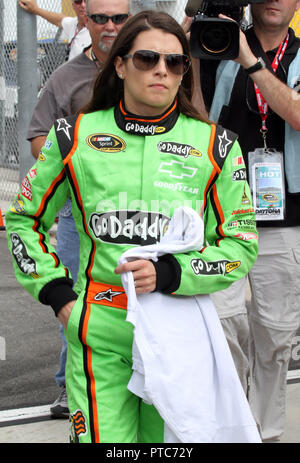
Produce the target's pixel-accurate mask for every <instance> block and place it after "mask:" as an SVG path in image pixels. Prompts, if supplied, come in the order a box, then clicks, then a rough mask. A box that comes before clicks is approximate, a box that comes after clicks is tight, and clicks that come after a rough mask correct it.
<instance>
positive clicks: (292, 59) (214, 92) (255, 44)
mask: <svg viewBox="0 0 300 463" xmlns="http://www.w3.org/2000/svg"><path fill="white" fill-rule="evenodd" d="M196 3H197V5H196ZM203 3H205V4H204V7H207V5H208V6H210V5H211V4H212V5H214V6H218V7H219V11H218V14H217V15H216V17H215V18H214V19H211V18H209V19H210V20H211V21H214V20H217V21H225V22H224V24H223V26H222V27H221V28H219V29H218V27H219V25H218V24H217V25H216V23H214V24H213V26H209V24H208V23H209V21H207V20H205V16H206V15H203V14H201V15H200V16H199V15H196V13H198V11H197V12H195V13H193V14H190V12H188V11H187V10H188V6H191V5H192V6H193V7H195V6H196V7H198V6H199V10H201V4H202V2H200V5H199V2H195V1H192V2H188V5H187V8H186V13H187V14H188V16H193V15H194V14H195V17H194V20H193V23H192V26H191V49H192V54H193V56H194V57H196V58H200V61H201V88H202V92H203V98H204V101H205V104H206V107H207V109H208V110H209V112H210V119H212V120H214V121H219V123H220V124H222V125H223V126H224V127H226V128H228V129H230V130H232V131H234V132H236V133H237V134H238V135H239V143H240V145H241V147H242V152H243V157H244V160H245V164H246V169H247V171H245V169H244V170H243V169H241V168H240V166H239V167H237V175H236V176H235V177H234V178H233V181H238V179H239V178H240V177H241V175H243V173H244V174H246V172H247V175H248V179H249V181H250V186H251V190H252V196H253V205H254V208H255V212H256V218H257V221H258V226H259V228H258V230H259V257H258V259H257V261H256V263H255V265H254V266H253V268H252V270H251V271H250V273H249V282H250V286H251V303H250V304H249V307H248V321H249V329H250V349H249V362H250V389H249V402H250V405H251V408H252V412H253V414H254V416H255V418H256V420H257V422H258V423H259V425H260V430H261V434H262V439H263V441H269V442H270V441H272V442H274V441H277V440H279V438H280V436H281V434H282V433H283V431H284V424H285V402H286V381H287V372H288V365H289V359H290V354H291V343H292V338H293V336H294V334H295V332H296V330H297V328H298V327H299V323H300V212H299V211H300V157H299V153H298V151H299V146H300V95H299V83H300V39H298V38H296V37H295V34H294V32H293V30H292V29H291V28H289V24H290V21H291V20H292V18H293V16H294V13H295V12H296V11H297V9H298V8H299V7H300V1H299V0H266V1H264V2H260V3H257V2H255V3H254V2H252V4H251V6H250V8H251V15H252V19H253V25H252V27H250V28H248V29H247V30H246V31H245V33H244V32H243V31H242V30H241V31H240V33H239V40H238V42H239V47H238V50H236V42H235V40H233V39H232V38H233V37H234V33H233V32H232V31H231V30H229V29H227V28H226V27H227V26H226V24H228V23H227V21H230V20H229V19H228V18H225V17H224V16H223V15H222V14H221V13H224V11H223V10H222V8H221V6H220V4H223V5H224V4H226V1H225V0H223V1H218V0H217V1H216V2H214V0H212V1H211V2H203ZM234 3H237V2H234ZM241 3H242V5H243V6H244V3H243V2H241ZM232 4H233V2H230V5H232ZM190 9H191V8H190ZM197 10H198V8H197ZM202 10H203V5H202ZM225 13H227V12H225ZM229 16H230V15H229ZM205 21H206V22H205ZM190 22H191V20H190ZM203 23H205V24H204V26H203ZM232 23H233V22H232ZM235 25H236V24H235ZM217 26H218V27H217ZM217 29H218V30H217ZM226 37H227V38H228V37H229V38H230V39H232V42H235V43H231V42H230V40H229V39H228V41H227V42H226V40H225V39H226ZM222 43H223V44H224V47H222V46H221V44H222ZM215 45H216V47H215V48H214V46H215ZM214 75H216V79H214ZM242 167H243V166H242ZM244 167H245V166H244ZM244 209H246V207H241V210H240V211H238V212H239V214H238V215H236V214H235V215H233V217H234V220H236V221H237V227H238V223H239V220H243V210H244ZM245 239H247V237H245ZM230 289H231V293H230V298H231V300H232V303H233V304H235V301H236V300H239V298H240V292H239V291H240V288H239V290H238V291H237V292H236V294H234V293H233V292H232V290H233V288H230ZM244 296H245V293H243V297H244ZM228 299H229V297H227V300H228ZM244 301H245V297H244ZM236 334H237V336H238V333H236Z"/></svg>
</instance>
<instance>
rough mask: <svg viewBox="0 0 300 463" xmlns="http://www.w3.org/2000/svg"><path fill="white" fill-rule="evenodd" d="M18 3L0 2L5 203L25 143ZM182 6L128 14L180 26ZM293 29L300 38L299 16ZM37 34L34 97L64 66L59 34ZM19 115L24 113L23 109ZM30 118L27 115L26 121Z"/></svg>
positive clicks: (138, 3) (137, 5)
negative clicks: (153, 15)
mask: <svg viewBox="0 0 300 463" xmlns="http://www.w3.org/2000/svg"><path fill="white" fill-rule="evenodd" d="M17 3H18V2H17V0H0V200H7V201H10V200H11V199H12V198H13V197H14V195H15V194H16V191H17V189H18V184H19V181H20V179H19V170H20V148H21V147H22V145H23V144H26V143H28V142H27V141H26V137H25V136H24V137H23V138H24V140H23V139H22V140H20V136H18V132H20V130H19V128H18V120H19V118H18V115H19V104H20V103H19V101H18V100H20V98H18V90H19V87H20V82H18V75H19V76H20V75H21V76H22V70H21V71H20V70H19V71H18V69H17V68H18V46H17V45H18V44H17V37H18V34H17V17H18V9H19V10H20V8H19V7H18V6H17ZM38 5H39V6H40V7H41V8H44V9H46V10H49V11H56V12H63V13H64V14H65V15H69V16H73V15H74V11H73V8H72V4H71V0H38ZM185 5H186V0H167V1H163V0H161V1H155V0H131V11H132V12H133V13H137V12H138V11H140V10H143V9H149V8H153V9H154V8H156V9H157V10H161V11H166V12H168V13H169V14H171V15H172V16H173V17H174V18H175V19H176V20H177V21H178V22H181V21H182V19H183V17H184V8H185ZM292 25H293V27H294V29H295V31H296V33H297V34H298V35H299V36H300V13H299V12H298V13H297V14H296V15H295V18H294V21H293V23H292ZM36 30H37V34H36V35H37V37H36V47H37V54H36V61H37V66H36V70H33V72H36V73H37V74H38V75H37V76H32V79H34V78H35V77H37V82H38V84H37V87H38V88H37V89H36V95H37V94H38V91H39V89H40V88H41V87H42V86H43V85H44V83H45V82H46V80H47V79H48V77H49V76H50V75H51V73H52V72H53V71H54V69H56V67H57V66H59V65H60V64H61V63H63V62H64V60H65V58H66V52H67V45H66V43H65V41H64V40H63V39H62V38H61V36H60V30H59V29H58V28H57V27H56V26H53V25H52V24H50V23H49V22H47V21H46V20H44V19H42V18H40V17H37V18H36ZM19 48H20V47H19ZM18 72H19V74H18ZM19 78H20V77H19ZM22 111H23V112H24V108H23V109H22ZM30 116H31V115H30V114H28V118H30ZM20 145H21V146H20ZM32 162H33V160H32Z"/></svg>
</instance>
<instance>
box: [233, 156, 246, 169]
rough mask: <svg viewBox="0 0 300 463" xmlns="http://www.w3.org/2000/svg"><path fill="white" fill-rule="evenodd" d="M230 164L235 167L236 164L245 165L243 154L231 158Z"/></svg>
mask: <svg viewBox="0 0 300 463" xmlns="http://www.w3.org/2000/svg"><path fill="white" fill-rule="evenodd" d="M232 165H233V167H236V166H244V165H245V161H244V158H243V156H237V157H235V158H233V160H232Z"/></svg>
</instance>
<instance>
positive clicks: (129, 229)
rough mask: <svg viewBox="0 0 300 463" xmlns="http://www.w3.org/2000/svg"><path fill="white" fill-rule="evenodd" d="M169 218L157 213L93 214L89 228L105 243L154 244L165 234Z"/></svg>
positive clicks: (115, 212) (112, 212) (118, 212)
mask: <svg viewBox="0 0 300 463" xmlns="http://www.w3.org/2000/svg"><path fill="white" fill-rule="evenodd" d="M169 221H170V218H169V217H167V216H165V215H163V214H160V213H158V212H145V211H126V210H124V211H109V212H103V213H97V212H94V213H93V214H91V216H90V219H89V226H90V228H91V230H92V232H93V234H94V236H95V237H96V238H97V239H99V240H101V241H104V242H106V243H113V244H132V245H139V244H142V245H145V244H155V243H157V242H158V241H159V240H160V238H161V237H162V236H163V235H164V234H165V232H166V230H167V227H168V224H169Z"/></svg>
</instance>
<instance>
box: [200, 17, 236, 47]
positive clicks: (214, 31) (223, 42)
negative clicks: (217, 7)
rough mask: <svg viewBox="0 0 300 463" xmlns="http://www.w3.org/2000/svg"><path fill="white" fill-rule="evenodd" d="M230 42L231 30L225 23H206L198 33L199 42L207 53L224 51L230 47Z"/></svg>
mask: <svg viewBox="0 0 300 463" xmlns="http://www.w3.org/2000/svg"><path fill="white" fill-rule="evenodd" d="M231 42H232V34H231V30H230V29H229V28H228V27H227V26H226V25H225V24H222V25H221V24H219V25H212V24H207V26H206V27H204V28H203V29H202V31H201V34H200V43H201V45H202V47H203V48H204V49H205V50H206V51H208V52H209V53H213V54H220V53H224V52H225V51H226V50H227V49H228V48H229V47H230V45H231Z"/></svg>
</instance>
